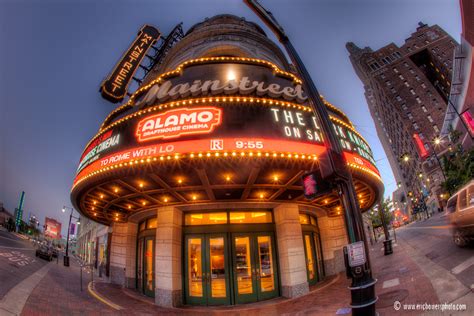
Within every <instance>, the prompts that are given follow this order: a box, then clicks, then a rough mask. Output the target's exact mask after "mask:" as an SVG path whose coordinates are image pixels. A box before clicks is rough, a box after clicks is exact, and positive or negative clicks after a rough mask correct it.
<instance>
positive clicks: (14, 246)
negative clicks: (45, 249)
mask: <svg viewBox="0 0 474 316" xmlns="http://www.w3.org/2000/svg"><path fill="white" fill-rule="evenodd" d="M35 250H36V249H35V247H34V246H33V244H32V243H31V242H30V241H28V240H24V239H22V238H19V237H17V236H16V235H14V234H12V233H9V232H7V231H4V230H0V280H1V282H0V299H1V298H3V296H5V294H6V293H8V291H10V290H11V289H12V288H13V287H14V286H15V285H17V284H18V283H20V282H21V281H23V280H24V279H26V278H27V277H28V276H30V275H31V274H33V273H35V272H36V271H37V270H38V269H40V268H41V267H42V266H44V265H45V264H47V263H48V261H46V260H43V259H39V258H36V257H35Z"/></svg>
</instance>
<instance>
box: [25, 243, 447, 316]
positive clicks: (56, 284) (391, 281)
mask: <svg viewBox="0 0 474 316" xmlns="http://www.w3.org/2000/svg"><path fill="white" fill-rule="evenodd" d="M382 247H383V243H382V242H380V243H376V244H374V245H373V246H371V247H370V249H371V250H370V257H371V262H372V268H373V271H374V277H375V278H377V279H378V282H377V284H376V293H377V295H378V297H379V301H378V302H377V305H376V306H377V311H378V312H379V314H380V315H381V316H385V315H396V314H399V313H400V312H403V313H404V314H407V315H420V314H422V311H398V312H397V311H396V310H395V309H394V302H395V301H400V302H401V303H402V304H407V303H421V304H423V303H432V304H438V303H439V301H438V298H437V296H436V292H435V289H434V288H433V286H432V285H431V282H430V280H429V279H428V277H426V276H425V274H424V273H423V271H422V270H421V269H420V268H419V266H418V265H417V264H416V263H415V262H414V261H413V260H412V259H411V257H410V255H409V251H408V250H409V249H407V246H406V245H404V243H403V241H400V240H399V243H398V244H396V245H395V246H394V253H393V254H392V255H389V256H384V255H383V251H382V250H381V249H382ZM60 263H61V260H60ZM79 273H80V269H79V263H78V261H77V259H75V258H74V259H73V258H71V266H70V267H69V268H66V267H64V266H63V265H62V264H55V263H53V264H52V267H51V269H50V270H49V272H48V274H47V275H46V276H45V277H44V278H43V279H42V280H41V282H39V284H38V285H37V286H36V288H35V289H34V290H33V292H32V293H31V295H30V297H29V298H28V300H27V302H26V304H25V307H24V309H23V312H22V315H25V316H29V315H101V316H102V315H144V314H148V315H150V314H160V315H226V316H232V315H248V316H251V315H336V314H340V315H341V314H350V309H348V306H349V304H350V293H349V291H348V289H347V287H348V286H349V284H350V281H349V280H348V279H347V278H346V277H345V274H344V273H340V274H338V275H336V276H332V277H329V278H327V279H326V280H325V281H323V282H321V283H320V284H318V285H316V286H314V287H312V288H311V292H310V293H309V294H307V295H304V296H302V297H298V298H295V299H285V298H276V299H272V300H269V301H263V302H259V303H253V304H243V305H237V306H223V307H194V306H193V307H192V306H185V307H182V308H163V307H159V306H156V305H154V300H153V299H152V298H148V297H145V296H143V295H140V294H138V293H137V292H136V291H133V290H130V289H123V288H121V287H119V286H116V285H113V284H110V283H107V282H104V281H102V280H99V279H96V277H95V276H94V285H93V286H91V291H88V289H87V285H88V283H89V281H90V278H91V276H90V274H87V273H84V276H83V277H84V283H83V291H82V292H81V291H80V279H79Z"/></svg>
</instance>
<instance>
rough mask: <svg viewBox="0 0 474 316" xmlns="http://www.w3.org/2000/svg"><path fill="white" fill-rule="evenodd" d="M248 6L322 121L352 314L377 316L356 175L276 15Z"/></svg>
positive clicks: (325, 166)
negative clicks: (342, 226) (340, 215)
mask: <svg viewBox="0 0 474 316" xmlns="http://www.w3.org/2000/svg"><path fill="white" fill-rule="evenodd" d="M244 2H245V3H246V4H247V5H248V6H249V7H250V8H251V9H252V10H253V11H254V12H255V13H256V14H257V15H258V16H259V17H260V18H261V19H262V21H263V22H264V23H265V24H266V25H267V26H268V27H269V28H270V29H271V30H272V31H273V32H274V33H275V35H276V36H277V37H278V40H279V41H280V43H281V44H282V45H283V46H284V47H285V49H286V51H287V53H288V55H289V56H290V59H291V61H292V63H293V65H294V66H295V67H296V69H297V71H298V73H299V75H300V77H301V79H302V81H303V88H304V90H305V92H306V94H307V95H308V99H309V101H310V102H309V104H310V106H311V108H312V110H313V113H314V114H315V115H316V117H317V118H318V119H319V122H320V124H321V128H322V131H323V133H324V143H325V146H326V148H327V154H326V155H322V156H321V157H320V159H319V168H320V171H321V173H322V176H323V178H324V179H325V180H326V181H333V182H334V183H335V185H336V187H337V191H338V194H339V197H340V199H341V201H342V204H343V206H344V215H345V216H344V218H345V223H346V228H347V236H348V239H349V242H350V244H349V245H348V246H347V247H346V250H345V253H346V254H347V257H346V268H347V275H348V276H349V275H350V277H351V278H352V284H351V286H350V287H349V289H350V291H351V298H352V301H351V307H352V313H353V315H375V314H376V312H375V303H376V302H377V299H378V298H377V296H376V295H375V283H376V282H377V281H376V280H374V279H373V278H372V271H371V268H370V261H369V257H368V256H367V253H368V246H367V241H366V238H365V234H364V226H363V220H362V214H361V213H360V209H359V205H358V203H357V198H356V197H357V195H356V191H355V188H354V184H353V181H352V174H351V173H350V171H349V169H348V167H347V165H346V161H345V159H344V156H343V152H342V148H341V145H340V143H339V140H338V139H337V137H336V135H335V132H334V130H333V128H332V123H331V121H330V119H329V114H328V112H327V109H326V106H325V105H324V102H323V100H322V99H321V96H320V94H319V92H318V90H317V89H316V86H315V84H314V82H313V81H312V79H311V76H310V75H309V73H308V71H307V70H306V67H305V66H304V64H303V62H302V60H301V59H300V57H299V55H298V53H297V52H296V50H295V48H294V47H293V45H292V44H291V42H290V40H289V38H288V36H287V35H286V33H285V31H284V30H283V28H282V27H281V26H280V24H279V23H278V22H277V21H276V19H275V17H274V16H273V14H272V13H271V12H269V11H267V10H266V9H265V8H264V7H263V6H262V5H261V4H260V3H258V1H256V0H244ZM329 179H331V180H329ZM355 253H357V254H358V255H362V256H361V257H362V258H363V260H362V261H358V262H356V261H355V260H354V259H353V258H354V257H353V256H352V255H353V254H355ZM351 258H352V259H351Z"/></svg>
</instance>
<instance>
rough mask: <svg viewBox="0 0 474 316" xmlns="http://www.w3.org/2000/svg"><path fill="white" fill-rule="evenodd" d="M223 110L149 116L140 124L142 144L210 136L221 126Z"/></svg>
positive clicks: (165, 113) (138, 131)
mask: <svg viewBox="0 0 474 316" xmlns="http://www.w3.org/2000/svg"><path fill="white" fill-rule="evenodd" d="M221 115H222V110H221V109H219V108H216V107H196V108H182V109H175V110H171V111H167V112H164V113H159V114H155V115H151V116H148V117H146V118H144V119H142V120H141V121H139V122H138V127H137V131H136V135H137V137H138V140H139V141H140V142H142V141H146V140H152V139H160V138H174V137H179V136H182V135H191V134H208V133H210V132H212V131H213V130H214V127H216V126H218V125H220V124H221V122H222V121H221Z"/></svg>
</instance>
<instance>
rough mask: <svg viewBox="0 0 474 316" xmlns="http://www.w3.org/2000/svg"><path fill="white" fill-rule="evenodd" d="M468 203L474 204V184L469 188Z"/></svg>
mask: <svg viewBox="0 0 474 316" xmlns="http://www.w3.org/2000/svg"><path fill="white" fill-rule="evenodd" d="M467 203H469V206H473V205H474V185H471V186H469V187H468V188H467Z"/></svg>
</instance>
